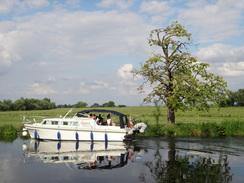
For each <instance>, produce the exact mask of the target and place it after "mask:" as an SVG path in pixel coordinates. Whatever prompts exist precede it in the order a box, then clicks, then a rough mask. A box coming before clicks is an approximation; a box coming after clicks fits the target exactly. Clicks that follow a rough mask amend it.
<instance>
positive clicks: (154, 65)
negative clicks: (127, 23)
mask: <svg viewBox="0 0 244 183" xmlns="http://www.w3.org/2000/svg"><path fill="white" fill-rule="evenodd" d="M149 44H150V45H151V46H159V47H160V48H161V49H162V53H159V54H154V55H153V56H152V57H151V58H150V59H149V60H147V61H146V62H145V63H144V64H142V66H141V68H140V69H138V70H134V71H133V73H134V74H135V75H141V76H143V77H144V80H145V82H144V83H143V84H142V85H141V86H139V88H138V90H139V91H141V92H144V89H143V88H144V84H145V83H149V84H150V86H151V87H152V91H151V92H150V93H149V94H148V96H147V97H146V98H145V99H144V102H146V103H150V102H152V100H155V99H156V100H158V101H159V102H162V103H164V104H165V105H166V106H167V108H168V114H167V115H168V118H167V121H168V123H170V124H174V123H175V111H177V110H183V111H185V110H189V109H191V108H192V107H196V108H197V109H198V110H208V109H209V107H210V104H211V105H213V104H216V105H219V104H220V102H221V101H222V100H224V99H225V97H226V87H227V83H226V82H225V81H224V80H223V78H222V77H220V76H215V75H214V74H213V73H208V72H207V68H208V67H209V64H207V63H199V62H198V61H197V59H196V58H194V57H192V56H191V54H190V53H188V49H187V48H188V47H189V46H191V45H192V42H191V34H190V33H188V31H187V30H186V29H185V28H184V27H183V26H182V25H180V24H179V23H178V22H173V23H172V24H171V25H170V26H168V27H166V28H165V29H155V30H152V31H151V33H150V35H149Z"/></svg>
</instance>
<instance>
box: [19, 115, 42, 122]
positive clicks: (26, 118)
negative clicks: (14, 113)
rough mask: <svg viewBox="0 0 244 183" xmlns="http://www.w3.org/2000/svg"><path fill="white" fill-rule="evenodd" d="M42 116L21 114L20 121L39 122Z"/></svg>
mask: <svg viewBox="0 0 244 183" xmlns="http://www.w3.org/2000/svg"><path fill="white" fill-rule="evenodd" d="M44 118H45V117H44V116H23V118H22V123H40V122H42V120H43V119H44Z"/></svg>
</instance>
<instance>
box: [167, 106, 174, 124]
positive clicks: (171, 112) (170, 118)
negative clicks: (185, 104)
mask: <svg viewBox="0 0 244 183" xmlns="http://www.w3.org/2000/svg"><path fill="white" fill-rule="evenodd" d="M167 107H168V111H167V123H168V124H170V125H174V124H175V111H174V109H173V108H172V106H171V105H168V106H167Z"/></svg>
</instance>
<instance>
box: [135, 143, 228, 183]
mask: <svg viewBox="0 0 244 183" xmlns="http://www.w3.org/2000/svg"><path fill="white" fill-rule="evenodd" d="M168 147H169V151H168V160H163V157H162V154H161V153H160V149H156V150H155V153H154V160H153V161H147V162H145V163H144V165H145V166H146V167H148V168H149V170H150V172H151V176H152V177H153V178H154V180H155V182H167V183H177V182H179V183H182V182H194V183H202V182H204V183H209V182H212V183H228V182H231V180H232V176H233V174H232V173H231V172H230V167H229V162H228V156H227V155H223V154H220V155H219V157H218V159H217V161H216V159H213V158H211V157H201V156H199V155H180V154H179V153H178V152H177V151H176V150H175V143H174V142H173V141H170V142H169V143H168ZM139 179H140V180H141V181H143V182H145V174H141V175H140V177H139Z"/></svg>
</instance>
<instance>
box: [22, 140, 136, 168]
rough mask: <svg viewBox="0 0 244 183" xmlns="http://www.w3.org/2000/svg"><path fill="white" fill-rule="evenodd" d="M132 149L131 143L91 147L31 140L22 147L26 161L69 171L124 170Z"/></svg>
mask: <svg viewBox="0 0 244 183" xmlns="http://www.w3.org/2000/svg"><path fill="white" fill-rule="evenodd" d="M134 148H135V147H134V145H132V143H131V142H130V143H129V142H95V143H91V142H73V141H38V140H31V141H30V144H29V145H27V144H23V150H24V155H25V159H26V160H27V159H31V158H33V157H34V159H35V161H36V160H38V161H39V160H41V161H43V162H44V163H65V164H66V165H68V166H69V167H72V168H73V167H75V168H77V169H112V168H119V167H123V166H125V165H126V164H127V163H128V160H129V159H132V158H133V155H134V151H135V149H134ZM139 154H140V153H139ZM32 160H33V159H32Z"/></svg>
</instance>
